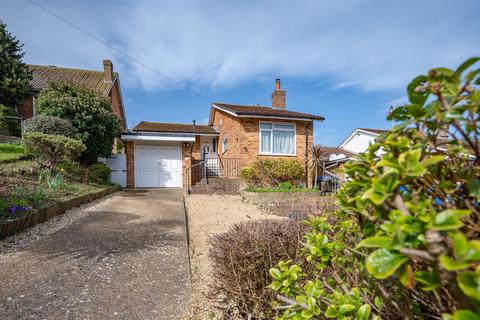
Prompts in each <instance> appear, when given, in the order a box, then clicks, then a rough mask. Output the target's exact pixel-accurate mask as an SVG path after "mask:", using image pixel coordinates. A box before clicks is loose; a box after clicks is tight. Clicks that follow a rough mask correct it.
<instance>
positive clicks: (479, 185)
mask: <svg viewBox="0 0 480 320" xmlns="http://www.w3.org/2000/svg"><path fill="white" fill-rule="evenodd" d="M467 188H468V191H470V194H471V195H472V196H474V197H475V198H477V200H480V180H472V181H470V182H469V183H467Z"/></svg>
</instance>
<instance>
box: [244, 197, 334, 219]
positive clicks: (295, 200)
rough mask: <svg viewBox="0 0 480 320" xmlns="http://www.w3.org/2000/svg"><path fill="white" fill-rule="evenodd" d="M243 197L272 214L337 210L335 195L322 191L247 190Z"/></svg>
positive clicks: (314, 212) (283, 214)
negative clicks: (325, 193)
mask: <svg viewBox="0 0 480 320" xmlns="http://www.w3.org/2000/svg"><path fill="white" fill-rule="evenodd" d="M240 195H241V196H242V198H243V199H244V200H246V201H248V202H249V203H252V204H255V205H257V206H259V207H260V208H262V209H265V210H267V211H268V212H269V213H271V214H275V215H278V216H283V217H287V216H288V215H289V214H291V213H306V214H320V213H322V212H328V211H333V210H335V199H334V197H333V196H329V195H327V196H326V195H324V194H323V193H321V192H247V191H241V192H240Z"/></svg>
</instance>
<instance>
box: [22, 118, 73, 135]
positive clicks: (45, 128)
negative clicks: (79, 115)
mask: <svg viewBox="0 0 480 320" xmlns="http://www.w3.org/2000/svg"><path fill="white" fill-rule="evenodd" d="M24 132H25V133H27V132H40V133H46V134H58V135H62V136H66V137H69V138H75V133H76V132H77V130H76V129H75V128H74V127H73V126H72V125H71V124H70V122H68V121H67V120H64V119H62V118H59V117H51V116H36V117H33V118H30V119H28V120H27V121H25V126H24Z"/></svg>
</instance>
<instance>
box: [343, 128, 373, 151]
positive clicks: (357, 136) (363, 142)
mask: <svg viewBox="0 0 480 320" xmlns="http://www.w3.org/2000/svg"><path fill="white" fill-rule="evenodd" d="M377 136H378V135H375V134H371V133H367V132H363V131H357V132H355V133H354V135H353V137H352V138H351V139H350V140H348V141H346V142H345V143H344V144H343V145H342V146H341V147H342V148H343V149H345V150H348V151H351V152H354V153H362V152H365V151H367V149H368V146H369V145H370V144H372V143H374V141H375V138H376V137H377Z"/></svg>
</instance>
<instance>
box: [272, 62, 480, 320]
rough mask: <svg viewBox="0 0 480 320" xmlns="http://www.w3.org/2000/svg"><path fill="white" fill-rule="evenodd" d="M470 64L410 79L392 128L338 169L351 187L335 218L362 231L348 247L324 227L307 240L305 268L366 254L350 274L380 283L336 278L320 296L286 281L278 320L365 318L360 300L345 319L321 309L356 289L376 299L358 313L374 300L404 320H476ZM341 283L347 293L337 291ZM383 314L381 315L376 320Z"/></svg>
mask: <svg viewBox="0 0 480 320" xmlns="http://www.w3.org/2000/svg"><path fill="white" fill-rule="evenodd" d="M478 61H480V59H479V58H471V59H469V60H467V61H466V62H465V63H463V64H462V65H461V66H459V67H458V68H457V69H456V70H450V69H447V68H436V69H432V70H430V71H429V72H428V74H427V75H421V76H419V77H417V78H415V79H414V80H413V81H412V82H411V83H410V84H409V85H408V88H407V90H408V97H409V100H410V101H409V103H408V104H406V105H404V106H402V107H399V108H397V109H395V110H394V111H393V112H392V114H391V115H390V119H391V120H394V121H396V122H397V123H398V125H397V126H395V128H394V129H393V130H392V131H391V132H388V133H386V134H384V135H382V136H381V137H380V138H379V139H378V140H377V141H376V143H375V144H373V145H371V146H370V147H369V149H368V151H367V152H365V153H364V154H362V155H360V156H359V157H358V159H357V160H355V161H353V162H351V163H349V164H348V165H346V174H347V176H348V177H349V181H348V182H347V183H346V184H345V186H344V187H343V188H342V190H341V191H340V193H339V195H338V202H339V205H340V210H339V211H338V212H337V213H336V215H337V216H338V217H349V218H348V219H354V220H355V221H352V222H351V223H353V224H355V225H358V226H359V227H360V230H359V232H358V240H356V241H355V242H354V243H350V244H348V243H347V242H345V241H341V239H338V235H337V234H336V235H335V236H332V237H328V236H327V237H325V231H324V230H322V229H320V230H318V231H317V232H313V233H311V234H309V235H307V243H306V247H307V248H309V251H310V252H311V253H310V256H312V257H313V258H312V259H311V261H319V259H320V261H321V262H320V268H324V264H326V265H329V264H330V266H332V267H333V268H338V267H339V266H341V265H343V262H339V261H338V259H342V258H345V257H346V253H347V251H350V252H353V253H354V254H355V255H354V257H351V258H353V259H355V257H363V256H364V255H366V259H365V260H363V259H361V260H357V262H355V263H354V264H353V265H351V266H352V268H356V269H359V270H366V271H367V272H368V273H369V274H371V275H372V276H373V277H375V278H376V279H378V280H377V281H369V282H364V283H358V282H357V283H355V282H352V281H351V280H346V279H345V278H346V277H348V274H345V273H343V274H339V277H337V278H336V279H335V282H334V283H333V285H332V284H329V285H330V287H331V290H327V292H326V293H323V292H322V293H321V294H317V293H318V291H315V290H312V289H311V287H309V288H306V287H299V283H298V282H293V283H292V284H291V286H293V288H295V290H296V291H295V295H294V298H295V299H294V300H293V302H291V303H290V305H289V306H287V307H288V308H287V311H285V313H284V314H283V315H282V318H285V319H288V318H292V319H308V318H312V316H311V315H312V314H315V315H321V317H337V318H341V317H343V316H345V315H347V314H348V316H349V317H350V318H356V319H364V318H365V315H366V313H365V314H363V315H360V314H359V313H355V312H358V311H357V310H359V309H360V307H358V305H359V304H360V303H358V304H354V303H348V305H349V306H346V307H344V308H343V310H344V311H345V310H347V313H343V314H338V313H336V314H331V313H329V312H328V310H329V309H330V310H331V308H332V306H333V307H334V308H335V310H340V308H339V307H338V304H337V303H336V302H335V300H334V299H333V298H332V297H331V296H329V294H333V292H340V291H343V294H347V292H351V291H352V290H354V289H355V288H358V290H359V292H360V293H362V292H365V290H366V292H372V293H375V296H376V298H373V296H368V295H361V297H362V298H363V302H365V304H363V305H362V306H361V307H362V308H365V309H364V310H367V307H366V305H369V306H370V307H371V308H374V306H375V303H374V301H375V299H377V300H378V298H379V297H380V296H381V297H383V298H384V299H385V300H384V301H385V302H384V304H387V303H390V304H391V305H392V306H394V307H395V308H396V309H397V311H398V313H399V314H400V315H402V317H409V318H411V317H412V316H413V315H416V316H418V317H421V318H441V317H443V318H444V319H477V318H479V317H480V266H479V262H480V241H479V240H478V239H479V238H480V226H479V221H480V166H479V164H480V145H479V133H480V132H479V130H480V129H479V127H480V126H479V120H480V118H479V115H480V109H479V108H480V107H479V104H480V90H479V85H480V68H478ZM342 219H343V218H342ZM340 232H341V231H340ZM335 239H338V240H340V241H339V242H334V243H336V244H337V245H338V246H340V247H341V246H346V247H350V248H351V249H350V250H347V251H345V250H343V251H342V250H340V251H338V250H337V247H336V245H333V246H329V245H328V244H329V243H330V242H331V241H332V240H335ZM353 244H355V246H354V247H351V246H352V245H353ZM354 248H355V249H354ZM332 250H334V253H333V254H332V252H331V251H332ZM333 259H337V261H333ZM346 261H348V264H350V263H351V261H350V259H347V260H346ZM317 266H318V262H317ZM281 267H282V266H281V265H279V269H278V270H280V271H281ZM362 272H363V273H365V271H362ZM307 277H308V278H309V281H312V283H313V284H312V285H311V286H314V287H315V288H317V289H318V290H322V289H324V287H326V285H325V284H323V286H318V287H317V286H316V284H317V282H318V281H320V280H319V279H320V278H319V277H318V276H315V275H312V274H309V275H308V276H307ZM274 278H275V277H274ZM275 281H277V279H276V278H275ZM275 281H274V282H273V283H275ZM386 281H387V282H388V284H389V287H390V289H389V292H392V291H395V290H398V292H403V293H402V296H403V298H402V299H401V301H403V302H406V303H407V304H406V305H405V306H404V307H398V306H399V304H398V301H395V299H393V297H392V295H391V293H388V292H387V291H386V290H384V289H382V288H383V287H384V282H386ZM346 284H348V287H347V288H346V289H347V290H343V287H344V286H346ZM272 287H273V288H274V289H277V291H279V290H280V289H278V288H276V287H275V286H273V284H272ZM350 287H352V288H351V289H350ZM327 288H328V287H327ZM307 289H308V290H307ZM371 290H373V291H371ZM280 292H281V291H280ZM304 296H307V297H308V299H310V300H306V301H307V302H308V303H305V300H302V299H303V298H302V297H304ZM287 298H288V297H287ZM367 298H368V299H367ZM372 298H373V299H372ZM350 305H351V306H350ZM316 306H317V307H319V308H320V311H319V312H317V311H318V310H317V309H315V307H316ZM363 306H365V307H363ZM377 308H378V307H377ZM388 309H390V308H385V307H383V308H381V309H380V310H379V311H380V313H379V314H382V315H383V313H384V312H385V311H386V310H388ZM309 310H315V312H313V311H312V312H309ZM349 312H350V313H349Z"/></svg>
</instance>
